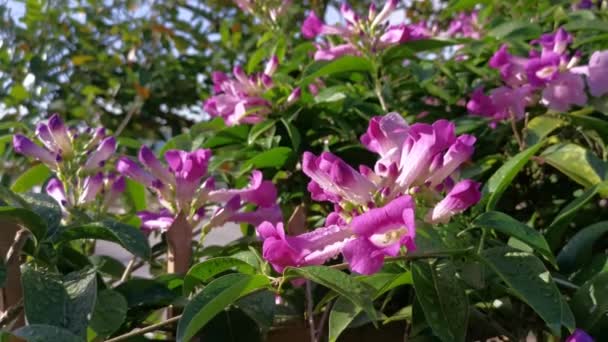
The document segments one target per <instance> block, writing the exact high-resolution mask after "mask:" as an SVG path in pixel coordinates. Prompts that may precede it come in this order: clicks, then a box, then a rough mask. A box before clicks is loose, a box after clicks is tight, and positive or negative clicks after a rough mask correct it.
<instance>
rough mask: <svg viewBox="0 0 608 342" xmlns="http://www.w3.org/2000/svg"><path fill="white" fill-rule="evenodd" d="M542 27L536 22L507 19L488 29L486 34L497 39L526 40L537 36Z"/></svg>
mask: <svg viewBox="0 0 608 342" xmlns="http://www.w3.org/2000/svg"><path fill="white" fill-rule="evenodd" d="M541 33H543V32H542V29H541V27H540V26H539V25H538V24H532V23H529V22H525V21H507V22H505V23H503V24H500V25H498V26H497V27H495V28H493V29H491V30H490V31H488V33H487V35H488V36H490V37H494V38H496V39H499V40H527V39H533V38H538V36H540V35H541Z"/></svg>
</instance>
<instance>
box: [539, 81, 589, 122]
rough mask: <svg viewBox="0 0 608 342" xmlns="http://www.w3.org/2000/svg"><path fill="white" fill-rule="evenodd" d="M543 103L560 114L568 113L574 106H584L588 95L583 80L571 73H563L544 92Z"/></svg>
mask: <svg viewBox="0 0 608 342" xmlns="http://www.w3.org/2000/svg"><path fill="white" fill-rule="evenodd" d="M542 103H543V104H545V105H546V106H547V107H548V108H549V109H552V110H555V111H560V112H566V111H568V110H569V109H570V107H571V106H572V105H577V106H584V105H585V104H586V103H587V95H586V94H585V82H584V81H583V78H582V77H581V76H580V75H577V74H574V73H571V72H564V73H561V74H560V75H559V77H557V78H556V79H555V80H553V81H551V83H549V84H548V85H547V87H546V88H545V89H544V90H543V92H542Z"/></svg>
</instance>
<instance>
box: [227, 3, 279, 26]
mask: <svg viewBox="0 0 608 342" xmlns="http://www.w3.org/2000/svg"><path fill="white" fill-rule="evenodd" d="M234 2H235V3H236V5H237V6H239V8H240V9H241V10H243V11H244V12H247V13H252V14H259V15H261V16H263V17H264V18H268V19H270V21H271V22H273V23H276V22H277V21H279V18H280V17H281V15H283V14H285V12H287V9H288V8H289V6H291V0H265V1H259V0H258V1H254V0H234Z"/></svg>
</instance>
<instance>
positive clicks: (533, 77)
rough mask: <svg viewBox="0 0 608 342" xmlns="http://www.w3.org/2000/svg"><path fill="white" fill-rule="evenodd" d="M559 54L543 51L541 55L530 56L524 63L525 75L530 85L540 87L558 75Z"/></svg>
mask: <svg viewBox="0 0 608 342" xmlns="http://www.w3.org/2000/svg"><path fill="white" fill-rule="evenodd" d="M560 62H561V58H560V55H559V54H557V53H555V52H548V53H544V54H543V55H542V56H541V57H537V58H531V59H530V60H529V61H528V63H527V64H526V75H527V78H528V81H529V82H530V84H531V85H533V86H535V87H540V86H543V85H545V84H547V82H549V81H552V80H554V79H556V78H557V77H558V76H559V65H560Z"/></svg>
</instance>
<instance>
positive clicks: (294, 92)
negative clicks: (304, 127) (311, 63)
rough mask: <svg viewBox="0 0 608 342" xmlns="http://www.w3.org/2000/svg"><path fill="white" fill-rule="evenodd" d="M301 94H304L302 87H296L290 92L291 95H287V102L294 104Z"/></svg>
mask: <svg viewBox="0 0 608 342" xmlns="http://www.w3.org/2000/svg"><path fill="white" fill-rule="evenodd" d="M301 96H302V88H300V87H296V88H294V89H293V90H292V91H291V93H290V94H289V96H288V97H287V104H288V105H292V104H294V103H296V102H297V101H298V100H299V99H300V97H301Z"/></svg>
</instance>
